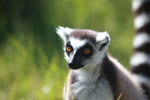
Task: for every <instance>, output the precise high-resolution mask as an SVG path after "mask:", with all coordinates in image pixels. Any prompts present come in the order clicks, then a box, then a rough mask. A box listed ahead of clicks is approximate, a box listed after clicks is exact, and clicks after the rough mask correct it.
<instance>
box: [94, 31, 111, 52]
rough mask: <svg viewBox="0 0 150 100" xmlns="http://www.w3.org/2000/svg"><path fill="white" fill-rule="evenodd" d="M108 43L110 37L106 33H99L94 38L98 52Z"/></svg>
mask: <svg viewBox="0 0 150 100" xmlns="http://www.w3.org/2000/svg"><path fill="white" fill-rule="evenodd" d="M109 42H110V36H109V34H108V33H107V32H99V33H98V34H97V36H96V46H97V48H98V49H99V50H101V49H103V48H104V47H105V46H107V45H108V44H109Z"/></svg>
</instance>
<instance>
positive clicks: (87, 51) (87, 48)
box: [76, 43, 93, 58]
mask: <svg viewBox="0 0 150 100" xmlns="http://www.w3.org/2000/svg"><path fill="white" fill-rule="evenodd" d="M92 54H93V48H92V46H91V45H90V44H88V43H87V44H85V45H84V46H83V47H81V48H80V49H79V50H78V51H77V53H76V55H78V56H83V57H86V58H87V57H90V56H91V55H92Z"/></svg>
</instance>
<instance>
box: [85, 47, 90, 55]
mask: <svg viewBox="0 0 150 100" xmlns="http://www.w3.org/2000/svg"><path fill="white" fill-rule="evenodd" d="M83 52H84V54H86V55H88V54H90V53H91V50H90V49H89V48H85V49H84V51H83Z"/></svg>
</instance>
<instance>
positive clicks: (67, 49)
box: [66, 42, 73, 56]
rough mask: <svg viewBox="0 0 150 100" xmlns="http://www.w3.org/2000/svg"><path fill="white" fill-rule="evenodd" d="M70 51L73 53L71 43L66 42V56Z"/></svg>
mask: <svg viewBox="0 0 150 100" xmlns="http://www.w3.org/2000/svg"><path fill="white" fill-rule="evenodd" d="M72 51H73V47H72V46H71V43H70V42H68V43H67V44H66V52H67V55H68V56H69V55H70V53H71V52H72Z"/></svg>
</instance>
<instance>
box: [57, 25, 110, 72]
mask: <svg viewBox="0 0 150 100" xmlns="http://www.w3.org/2000/svg"><path fill="white" fill-rule="evenodd" d="M57 34H58V35H59V36H60V37H61V38H62V39H63V41H64V53H65V58H66V60H67V62H68V66H69V68H70V69H80V68H88V67H91V66H93V65H96V64H100V63H101V62H102V60H103V58H104V57H105V55H106V51H107V47H108V45H109V42H110V37H109V35H108V33H107V32H96V31H93V30H84V29H71V28H68V27H65V28H64V27H58V28H57Z"/></svg>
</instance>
